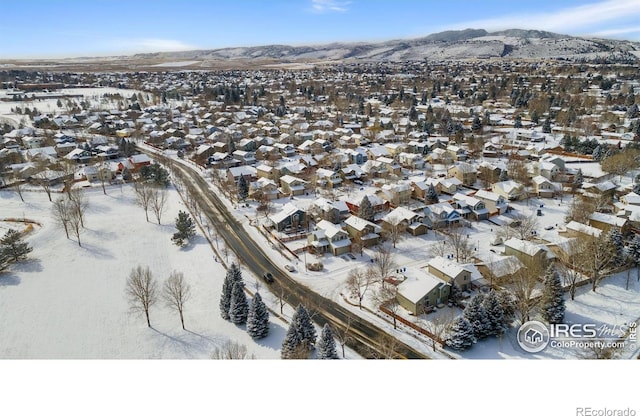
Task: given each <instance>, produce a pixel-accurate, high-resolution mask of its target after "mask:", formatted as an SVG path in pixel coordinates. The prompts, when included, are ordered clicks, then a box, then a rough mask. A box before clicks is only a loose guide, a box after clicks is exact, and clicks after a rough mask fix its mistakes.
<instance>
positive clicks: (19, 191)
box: [11, 179, 24, 202]
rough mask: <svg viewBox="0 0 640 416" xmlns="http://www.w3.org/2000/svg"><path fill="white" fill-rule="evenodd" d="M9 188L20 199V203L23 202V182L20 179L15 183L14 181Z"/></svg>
mask: <svg viewBox="0 0 640 416" xmlns="http://www.w3.org/2000/svg"><path fill="white" fill-rule="evenodd" d="M11 187H12V188H13V190H14V191H15V193H17V194H18V196H19V197H20V201H22V202H24V196H23V192H24V182H23V181H22V180H20V179H18V180H17V181H15V182H14V183H13V184H12V185H11Z"/></svg>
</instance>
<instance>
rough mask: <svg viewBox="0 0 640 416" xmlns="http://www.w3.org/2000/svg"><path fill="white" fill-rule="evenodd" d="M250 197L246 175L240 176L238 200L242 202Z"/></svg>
mask: <svg viewBox="0 0 640 416" xmlns="http://www.w3.org/2000/svg"><path fill="white" fill-rule="evenodd" d="M248 196H249V185H248V184H247V180H246V179H245V177H244V175H240V178H238V198H240V200H241V201H244V200H245V199H247V197H248Z"/></svg>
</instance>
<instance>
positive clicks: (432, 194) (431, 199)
mask: <svg viewBox="0 0 640 416" xmlns="http://www.w3.org/2000/svg"><path fill="white" fill-rule="evenodd" d="M425 200H426V202H427V203H428V204H437V203H438V201H439V200H440V199H439V198H438V192H436V188H435V186H433V184H432V183H430V184H429V188H428V189H427V194H426V195H425Z"/></svg>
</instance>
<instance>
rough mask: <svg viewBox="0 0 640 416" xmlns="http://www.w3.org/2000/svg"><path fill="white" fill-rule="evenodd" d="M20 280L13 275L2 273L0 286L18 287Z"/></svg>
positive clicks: (0, 273) (0, 274)
mask: <svg viewBox="0 0 640 416" xmlns="http://www.w3.org/2000/svg"><path fill="white" fill-rule="evenodd" d="M19 284H20V278H19V277H18V276H16V275H15V274H13V273H2V272H0V286H18V285H19Z"/></svg>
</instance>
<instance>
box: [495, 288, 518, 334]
mask: <svg viewBox="0 0 640 416" xmlns="http://www.w3.org/2000/svg"><path fill="white" fill-rule="evenodd" d="M497 298H498V301H500V306H501V307H502V318H503V326H504V327H505V328H509V327H510V326H511V323H513V320H514V319H515V317H516V305H515V300H514V299H513V296H512V295H511V294H510V293H509V292H507V291H506V290H501V291H500V292H498V295H497Z"/></svg>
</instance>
